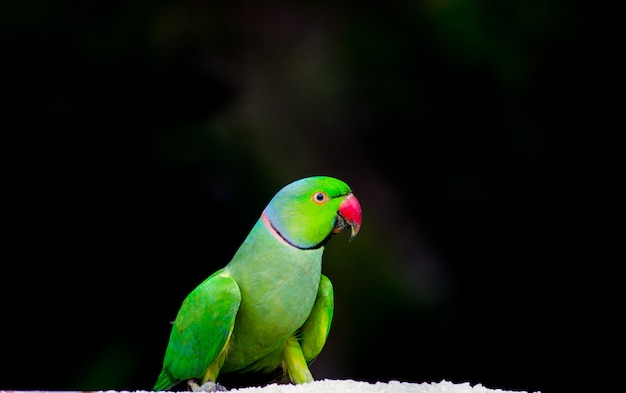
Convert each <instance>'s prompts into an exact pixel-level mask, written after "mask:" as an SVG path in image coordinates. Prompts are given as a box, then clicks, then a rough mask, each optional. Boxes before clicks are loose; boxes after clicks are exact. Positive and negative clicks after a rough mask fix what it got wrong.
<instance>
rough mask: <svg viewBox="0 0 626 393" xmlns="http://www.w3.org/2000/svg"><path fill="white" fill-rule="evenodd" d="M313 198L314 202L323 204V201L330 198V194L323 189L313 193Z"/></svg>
mask: <svg viewBox="0 0 626 393" xmlns="http://www.w3.org/2000/svg"><path fill="white" fill-rule="evenodd" d="M311 199H312V200H313V202H315V203H317V204H318V205H321V204H322V203H325V202H326V201H327V200H328V195H326V193H325V192H323V191H318V192H316V193H315V194H313V196H312V197H311Z"/></svg>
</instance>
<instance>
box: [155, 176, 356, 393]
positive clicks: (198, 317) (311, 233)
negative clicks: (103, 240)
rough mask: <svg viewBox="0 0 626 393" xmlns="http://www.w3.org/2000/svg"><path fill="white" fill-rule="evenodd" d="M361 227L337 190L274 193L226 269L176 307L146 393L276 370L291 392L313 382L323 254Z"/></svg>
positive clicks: (321, 318)
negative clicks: (154, 377)
mask: <svg viewBox="0 0 626 393" xmlns="http://www.w3.org/2000/svg"><path fill="white" fill-rule="evenodd" d="M360 226H361V206H360V204H359V201H358V200H357V198H356V197H355V196H354V195H353V194H352V190H351V189H350V187H349V186H348V185H347V184H346V183H344V182H343V181H341V180H338V179H335V178H332V177H327V176H313V177H307V178H304V179H300V180H297V181H294V182H293V183H290V184H288V185H286V186H285V187H283V188H282V189H281V190H280V191H279V192H278V193H276V195H275V196H274V197H273V198H272V200H271V201H270V202H269V204H268V205H267V206H266V208H265V209H264V210H263V212H262V214H261V217H260V218H259V219H258V221H257V222H256V224H255V225H254V226H253V227H252V229H251V231H250V233H249V234H248V236H247V237H246V239H245V240H244V242H243V243H242V244H241V246H240V247H239V249H238V250H237V251H236V252H235V254H234V256H233V258H232V259H231V261H230V262H229V263H228V264H227V265H226V266H225V267H223V268H222V269H220V270H218V271H216V272H215V273H213V274H212V275H211V276H209V277H208V278H207V279H205V280H204V281H203V282H202V283H200V284H199V285H198V286H197V287H196V288H195V289H194V290H193V291H192V292H191V293H190V294H189V295H188V296H187V297H186V298H185V300H184V301H183V303H182V305H181V307H180V310H179V311H178V314H177V316H176V319H175V321H174V322H173V326H172V330H171V334H170V339H169V342H168V345H167V348H166V351H165V357H164V360H163V368H162V370H161V373H160V374H159V377H158V379H157V382H156V384H155V385H154V390H157V391H160V390H167V389H170V388H172V387H173V386H174V385H176V384H178V383H179V382H181V381H184V380H188V381H189V384H190V386H192V388H194V390H195V389H200V390H220V389H223V387H222V386H221V385H218V384H217V377H218V376H219V374H220V373H227V372H233V371H239V372H242V371H272V370H275V369H278V368H280V367H282V369H283V371H284V373H285V375H286V376H287V377H289V379H290V380H291V382H293V383H296V384H298V383H305V382H311V381H313V376H312V375H311V372H310V371H309V368H308V364H309V363H310V362H311V361H313V359H315V357H316V356H317V355H318V354H319V353H320V351H321V350H322V347H323V346H324V343H325V342H326V338H327V335H328V332H329V329H330V323H331V319H332V316H333V288H332V284H331V282H330V280H329V279H328V278H327V277H326V276H324V275H322V274H321V270H322V253H323V251H324V245H325V244H326V242H327V241H328V240H329V239H330V238H331V237H332V236H333V235H334V234H337V233H339V232H342V231H344V230H345V229H348V228H350V230H351V236H350V239H352V238H354V237H355V236H356V234H357V233H358V231H359V228H360ZM196 381H197V382H196ZM198 383H199V384H201V385H202V386H198Z"/></svg>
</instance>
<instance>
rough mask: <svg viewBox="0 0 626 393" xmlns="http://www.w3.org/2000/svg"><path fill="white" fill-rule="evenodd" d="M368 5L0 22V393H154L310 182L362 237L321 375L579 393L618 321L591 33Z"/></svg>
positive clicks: (545, 21) (345, 267) (607, 80)
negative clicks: (176, 355) (193, 310)
mask: <svg viewBox="0 0 626 393" xmlns="http://www.w3.org/2000/svg"><path fill="white" fill-rule="evenodd" d="M385 4H386V5H384V6H375V7H374V6H368V5H366V4H362V3H360V2H353V3H350V2H346V3H341V4H336V3H335V2H324V1H318V2H301V3H297V4H296V5H284V4H280V3H274V2H265V3H264V5H258V4H256V3H255V2H245V1H243V2H232V4H221V5H216V4H215V3H213V2H200V1H186V0H184V1H166V0H162V1H151V2H140V1H128V2H112V1H107V2H104V1H96V2H69V1H56V2H52V1H20V2H18V1H5V2H3V3H2V5H1V8H2V9H1V10H0V11H1V12H0V15H1V16H0V18H1V19H0V22H1V24H0V29H1V31H0V32H1V35H0V43H1V45H2V61H1V62H2V66H1V67H2V68H1V70H2V97H3V102H4V103H3V104H2V112H3V115H2V133H1V135H2V136H1V145H0V154H1V157H2V171H1V173H0V175H1V177H0V181H1V187H2V226H3V232H4V235H2V237H1V240H0V242H1V245H2V247H1V249H2V255H1V259H2V276H1V280H2V285H1V289H0V306H1V310H0V312H1V314H0V315H1V317H0V318H1V327H0V329H1V330H0V333H1V335H0V337H1V339H2V344H1V349H0V353H1V355H0V358H1V359H2V360H1V364H0V389H20V390H29V389H45V390H61V389H66V390H97V389H124V390H135V389H151V388H152V386H153V384H154V382H155V380H156V377H157V375H158V373H159V371H160V368H161V362H162V356H163V353H164V351H165V346H166V343H167V339H168V337H169V329H170V325H169V322H170V321H171V320H173V319H174V317H175V315H176V312H177V310H178V306H179V305H180V302H181V301H182V300H183V298H184V296H185V295H186V294H187V293H188V292H189V291H190V290H191V289H193V287H194V286H195V285H197V284H198V283H199V282H200V281H202V280H203V279H204V278H205V277H206V276H208V275H209V274H210V273H211V272H213V271H214V270H215V269H217V268H219V267H222V266H223V265H224V264H226V263H227V262H228V260H229V258H230V257H231V256H232V254H233V253H234V252H235V250H236V248H237V247H238V245H239V244H240V243H241V241H242V240H243V239H244V237H245V236H246V234H247V232H248V231H249V229H250V228H251V227H252V225H253V224H254V222H255V220H256V219H257V218H258V216H259V214H260V212H261V211H262V209H263V207H264V206H265V204H266V203H267V202H268V201H269V200H270V198H271V197H272V196H273V195H274V193H275V192H276V191H277V190H278V189H279V188H281V187H282V186H284V185H285V184H287V183H289V182H291V181H293V180H295V179H298V178H301V177H305V176H309V175H315V174H326V175H331V176H335V177H338V178H341V179H343V180H344V181H346V182H347V183H348V184H350V185H351V186H352V188H353V190H354V192H355V194H356V195H357V197H358V198H359V200H360V201H361V204H362V208H363V217H364V218H363V227H362V231H361V233H360V234H359V236H358V237H357V238H356V239H355V240H354V241H353V242H351V243H348V242H347V239H348V237H347V236H344V235H340V236H338V237H337V238H336V239H334V240H333V241H332V242H331V243H329V245H328V246H327V250H326V253H325V262H324V273H325V274H326V275H328V276H329V277H330V278H331V279H332V281H333V283H334V286H335V297H336V306H335V318H334V320H333V327H332V329H331V333H330V336H329V340H328V342H327V345H326V347H325V349H324V351H323V352H322V354H321V355H320V357H319V358H318V359H317V360H316V362H314V363H313V365H312V371H313V374H314V376H315V377H316V378H318V379H322V378H349V379H356V380H365V381H371V382H374V381H388V380H390V379H396V380H403V381H409V382H438V381H441V380H442V379H445V380H449V381H453V382H470V383H471V384H472V385H473V384H476V383H482V384H483V385H485V386H487V387H491V388H502V389H509V390H527V391H536V390H541V391H542V392H551V391H558V390H567V389H568V388H570V387H574V386H577V387H581V386H583V384H584V383H585V381H588V380H589V379H590V374H589V368H590V367H591V366H590V365H589V364H590V363H591V364H594V365H595V366H596V368H597V366H598V365H599V363H600V362H601V361H602V360H603V359H604V358H605V356H611V355H602V356H597V355H594V354H595V353H596V351H595V350H596V349H597V350H602V351H605V350H608V351H609V352H608V353H610V352H611V348H612V345H613V342H610V341H609V340H603V338H604V339H606V331H605V329H609V328H610V327H611V326H612V323H611V322H610V321H605V316H607V315H608V316H611V315H616V314H619V313H620V312H619V309H611V310H610V313H608V314H607V313H605V311H604V310H603V308H602V307H601V306H602V305H603V304H604V302H605V301H606V300H607V299H610V293H609V292H610V291H611V290H612V289H613V287H612V286H611V285H609V284H607V281H606V278H607V276H610V273H606V270H605V267H606V266H607V265H609V264H614V263H616V259H615V258H614V257H613V258H607V256H606V255H605V250H606V248H607V247H606V245H607V244H608V243H610V240H609V235H607V234H605V231H604V228H605V227H606V224H604V223H603V220H605V219H608V220H609V221H612V220H614V219H613V218H612V210H611V209H609V208H608V202H609V200H610V199H611V192H610V191H609V190H608V189H607V187H606V186H607V185H608V184H615V183H619V182H620V180H622V179H621V178H619V177H608V175H607V174H608V170H609V169H610V168H612V167H613V166H614V165H615V161H616V156H615V155H614V149H613V147H615V144H614V143H613V142H611V141H609V140H608V136H609V132H608V131H611V130H614V129H615V126H610V127H607V126H606V125H605V124H604V122H603V120H604V119H605V118H606V117H607V115H608V114H610V113H611V111H612V108H611V107H610V105H608V104H606V100H605V99H604V97H605V96H606V94H607V93H606V90H607V89H608V90H609V92H610V91H611V90H615V88H614V87H613V79H612V76H611V67H612V64H613V62H612V60H611V58H610V53H612V51H615V48H612V50H611V49H609V50H608V51H607V50H606V49H603V47H602V46H601V45H600V43H604V42H605V41H606V39H607V38H608V37H609V36H610V35H611V31H610V28H611V27H612V25H611V24H610V23H606V22H605V19H604V18H605V16H606V15H604V14H610V13H611V11H610V10H606V9H604V10H600V11H597V10H596V12H593V11H594V10H591V11H590V10H587V9H583V8H582V7H580V6H578V5H577V4H576V3H572V2H566V1H530V2H529V1H521V0H520V1H508V2H503V1H498V0H483V1H473V2H462V1H424V2H408V1H407V2H390V3H385ZM610 94H611V93H609V95H610ZM613 94H616V95H617V96H621V95H622V93H621V92H619V91H615V92H614V93H613ZM609 101H610V100H609ZM611 132H613V131H611ZM615 224H618V223H615ZM599 283H602V285H601V286H599V285H598V284H599ZM597 327H599V328H600V329H595V328H597ZM598 331H599V333H598ZM602 341H605V343H603V344H600V342H602ZM600 368H601V369H602V367H600ZM603 370H604V369H603ZM603 372H606V374H605V375H603V376H602V377H601V378H609V379H610V377H611V374H610V373H608V371H603ZM225 378H226V377H225ZM226 381H228V383H230V386H238V385H244V384H246V382H245V380H244V379H237V378H234V379H232V378H231V379H227V378H226ZM259 383H261V382H259ZM183 388H184V386H183Z"/></svg>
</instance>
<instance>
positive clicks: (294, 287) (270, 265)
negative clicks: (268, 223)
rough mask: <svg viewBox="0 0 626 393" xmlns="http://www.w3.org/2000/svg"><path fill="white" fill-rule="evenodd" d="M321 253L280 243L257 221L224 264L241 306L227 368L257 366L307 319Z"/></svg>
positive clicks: (228, 369) (225, 365) (315, 286)
mask: <svg viewBox="0 0 626 393" xmlns="http://www.w3.org/2000/svg"><path fill="white" fill-rule="evenodd" d="M322 252H323V248H319V249H315V250H301V249H298V248H295V247H292V246H290V245H288V244H286V243H284V242H280V241H278V240H277V239H276V238H274V237H273V236H272V235H271V234H269V233H267V231H266V230H264V228H263V227H260V226H259V225H258V224H257V225H256V226H255V228H253V230H252V232H251V233H250V235H249V236H248V238H247V239H246V241H245V242H244V243H243V244H242V246H241V247H240V249H239V250H238V251H237V253H236V254H235V256H234V257H233V260H232V261H231V262H230V263H229V264H228V266H227V267H226V270H227V271H228V274H229V275H230V276H231V277H232V278H233V279H234V280H235V281H236V282H237V285H238V286H239V289H240V291H241V305H240V307H239V310H238V312H237V318H236V320H235V327H234V330H233V334H232V339H231V342H230V345H229V349H228V351H229V352H228V356H227V357H226V360H225V363H224V366H223V368H222V370H223V371H224V372H228V371H234V370H239V369H242V368H247V367H251V366H253V365H254V363H255V362H257V361H258V360H260V359H262V358H263V357H265V356H266V355H268V354H269V353H271V352H272V351H274V350H276V349H277V348H279V347H281V346H282V345H283V343H284V341H285V340H286V339H287V338H288V337H290V336H291V335H292V334H294V333H295V332H296V331H297V330H298V329H299V328H300V327H301V326H302V325H303V324H304V322H305V321H306V319H307V318H308V316H309V314H310V313H311V310H312V308H313V304H314V303H315V298H316V296H317V292H318V288H319V283H320V277H321V269H322ZM276 362H277V364H276V365H275V366H276V367H278V366H279V365H280V359H277V360H276Z"/></svg>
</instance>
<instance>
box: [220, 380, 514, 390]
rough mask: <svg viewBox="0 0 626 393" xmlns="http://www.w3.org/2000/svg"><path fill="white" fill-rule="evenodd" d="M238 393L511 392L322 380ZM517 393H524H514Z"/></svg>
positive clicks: (465, 386)
mask: <svg viewBox="0 0 626 393" xmlns="http://www.w3.org/2000/svg"><path fill="white" fill-rule="evenodd" d="M230 391H231V392H237V393H318V392H324V393H496V392H500V393H503V392H513V391H510V390H501V389H489V388H486V387H484V386H482V385H480V384H477V385H474V386H472V385H470V384H469V383H467V382H466V383H460V384H456V383H452V382H448V381H441V382H434V383H409V382H399V381H389V382H376V383H367V382H360V381H353V380H331V379H324V380H320V381H314V382H311V383H306V384H302V385H288V384H282V385H277V384H272V385H267V386H264V387H251V388H242V389H233V390H230ZM516 393H526V392H520V391H517V392H516Z"/></svg>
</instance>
